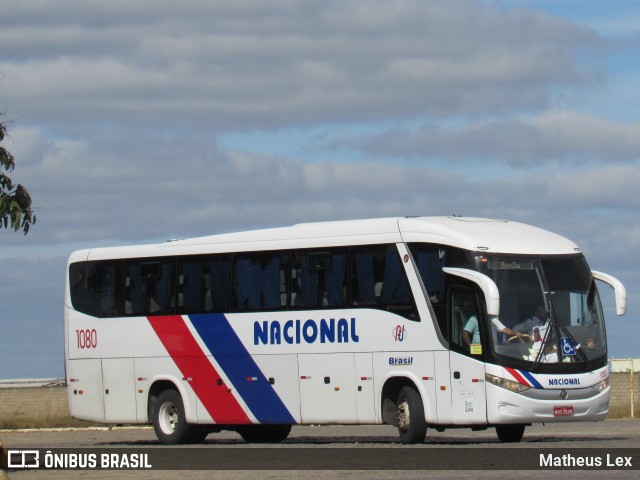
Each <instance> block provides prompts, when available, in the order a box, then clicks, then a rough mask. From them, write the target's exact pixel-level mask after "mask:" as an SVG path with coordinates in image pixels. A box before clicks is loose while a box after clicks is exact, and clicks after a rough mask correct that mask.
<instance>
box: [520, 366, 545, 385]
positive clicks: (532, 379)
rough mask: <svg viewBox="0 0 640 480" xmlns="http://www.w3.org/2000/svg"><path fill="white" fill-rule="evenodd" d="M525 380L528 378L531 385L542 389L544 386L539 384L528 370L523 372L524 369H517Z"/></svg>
mask: <svg viewBox="0 0 640 480" xmlns="http://www.w3.org/2000/svg"><path fill="white" fill-rule="evenodd" d="M518 371H519V372H520V373H521V374H522V375H523V376H524V377H525V378H526V379H527V380H529V381H530V382H531V385H533V386H534V387H535V388H541V389H544V387H543V386H542V385H540V383H539V382H538V381H537V380H536V378H535V377H534V376H533V375H531V374H530V373H529V372H525V371H524V370H518Z"/></svg>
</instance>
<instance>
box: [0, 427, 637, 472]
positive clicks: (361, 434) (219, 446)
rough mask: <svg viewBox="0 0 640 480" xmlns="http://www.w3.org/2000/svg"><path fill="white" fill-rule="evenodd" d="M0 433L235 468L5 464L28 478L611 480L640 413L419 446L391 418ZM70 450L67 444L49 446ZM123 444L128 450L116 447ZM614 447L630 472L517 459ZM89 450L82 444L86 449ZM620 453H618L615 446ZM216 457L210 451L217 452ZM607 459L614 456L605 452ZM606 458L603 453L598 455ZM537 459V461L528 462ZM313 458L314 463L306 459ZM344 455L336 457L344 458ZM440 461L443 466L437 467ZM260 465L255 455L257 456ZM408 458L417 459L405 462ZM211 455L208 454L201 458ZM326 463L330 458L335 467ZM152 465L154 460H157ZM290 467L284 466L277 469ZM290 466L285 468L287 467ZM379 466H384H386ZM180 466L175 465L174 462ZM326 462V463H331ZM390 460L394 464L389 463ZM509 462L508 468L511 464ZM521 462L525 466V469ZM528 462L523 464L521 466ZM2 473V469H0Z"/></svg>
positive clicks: (446, 435)
mask: <svg viewBox="0 0 640 480" xmlns="http://www.w3.org/2000/svg"><path fill="white" fill-rule="evenodd" d="M0 441H1V442H2V445H3V446H4V448H5V449H29V448H32V449H33V448H41V449H52V451H53V452H56V451H58V452H62V451H65V452H69V451H71V452H78V451H80V452H82V451H83V450H79V449H81V448H95V449H98V450H96V451H99V452H104V451H109V450H107V449H118V450H114V451H127V452H129V451H131V452H135V453H142V452H150V455H152V456H153V455H155V458H156V460H157V459H158V455H161V457H162V458H161V460H167V461H170V462H171V464H172V465H174V468H177V467H175V465H176V464H177V465H181V464H192V463H191V462H192V461H195V462H198V460H199V459H201V460H204V459H207V460H211V459H212V458H218V459H220V461H221V463H220V464H224V465H234V466H233V470H217V469H208V470H126V471H125V470H12V471H9V472H7V475H8V478H9V480H14V479H17V480H27V479H31V478H34V479H49V478H52V479H67V478H68V479H74V478H90V479H111V478H118V479H119V478H121V479H143V478H171V479H173V478H178V479H180V480H187V479H201V478H202V479H204V478H207V479H238V480H242V479H252V480H253V479H257V478H259V479H267V480H268V479H281V478H284V479H289V478H291V479H294V478H295V479H297V478H309V477H313V478H321V479H338V478H339V479H341V480H349V479H361V478H362V479H364V478H366V479H385V480H387V479H394V480H395V479H402V478H407V479H417V478H434V479H454V478H455V479H483V478H509V479H518V480H526V479H542V478H544V479H547V478H548V477H549V476H553V477H555V478H558V479H561V480H569V479H578V478H579V479H587V478H599V479H602V477H603V476H606V478H607V480H609V479H618V478H624V479H628V478H640V470H639V469H638V468H639V467H640V465H638V464H640V420H607V421H605V422H597V423H574V424H568V423H566V424H547V425H540V424H537V425H533V426H531V427H528V428H527V431H526V432H525V435H524V438H523V440H522V442H520V443H518V444H502V443H500V442H499V441H498V440H497V438H496V435H495V432H494V430H493V429H489V430H486V431H480V432H472V431H471V430H468V429H460V430H447V431H445V432H442V433H439V432H436V431H435V430H432V429H430V430H429V431H428V433H427V439H426V441H425V443H424V444H421V445H416V446H410V447H405V446H403V445H401V444H400V443H399V441H398V436H397V432H396V430H395V428H393V427H389V426H318V427H314V426H301V427H294V428H293V430H292V432H291V435H290V436H289V438H288V439H287V441H286V442H284V443H282V444H277V445H256V444H252V445H250V444H247V443H245V442H244V441H243V440H242V439H241V438H240V436H239V435H237V434H236V433H234V432H222V433H213V434H211V435H209V436H208V437H207V439H206V441H205V443H204V444H203V445H198V446H189V447H166V446H161V445H159V444H158V443H157V441H156V438H155V435H154V432H153V430H152V429H150V428H135V429H130V428H118V427H115V428H111V429H109V428H99V429H80V430H69V431H65V430H55V431H51V430H49V431H2V432H0ZM56 449H69V450H56ZM121 449H128V450H121ZM523 449H527V450H523ZM615 449H632V450H628V451H626V452H624V453H626V454H631V453H632V454H633V460H632V461H633V463H634V465H633V467H634V469H633V470H628V469H614V470H611V469H609V470H607V471H606V472H605V471H602V470H600V469H597V468H587V469H581V470H578V469H570V470H553V469H550V468H547V467H544V466H542V467H540V468H533V469H527V467H526V465H525V463H524V462H523V460H522V458H529V459H530V458H531V456H532V455H533V456H535V457H536V459H537V458H538V457H539V456H540V453H543V452H547V453H548V452H553V460H554V461H560V460H557V459H559V458H562V456H563V455H564V456H565V457H566V456H567V455H568V456H569V457H573V458H574V460H573V461H575V459H576V458H578V457H584V458H601V459H602V462H603V463H606V462H608V459H606V454H607V453H609V452H613V453H614V454H615V453H616V452H617V451H616V450H615ZM85 451H87V450H85ZM620 452H622V451H620ZM629 452H631V453H629ZM216 456H217V457H216ZM409 456H410V458H419V459H425V462H426V463H425V464H426V465H428V464H430V462H432V464H433V465H436V464H438V463H440V467H439V469H437V470H427V469H426V468H428V467H425V470H406V469H404V468H403V465H406V463H403V462H404V461H405V460H406V459H407V458H409ZM260 458H266V459H272V458H273V459H275V460H276V463H275V464H274V470H253V469H251V470H248V469H247V468H250V467H251V466H255V465H256V461H258V460H259V459H260ZM326 458H332V459H335V462H334V463H333V464H334V465H336V467H335V468H340V467H341V466H342V467H344V465H351V463H349V462H352V461H355V464H356V465H363V464H366V462H371V464H372V465H375V464H380V462H389V464H392V465H393V466H392V467H381V468H375V469H369V470H343V469H339V470H332V469H326V468H325V469H322V470H317V471H316V470H313V469H314V468H315V467H316V465H317V462H321V461H322V459H326ZM612 458H614V457H613V456H612ZM605 459H606V460H605ZM492 460H496V461H498V463H499V464H500V465H502V467H501V468H504V465H505V462H507V465H513V470H491V469H482V470H473V468H476V466H477V465H480V464H485V465H486V464H487V462H489V463H491V461H492ZM536 461H537V460H536ZM314 462H315V463H314ZM342 462H344V463H342ZM442 462H445V463H444V464H445V465H450V467H445V468H451V470H447V469H442ZM258 463H259V462H258ZM413 463H414V465H415V462H413ZM210 464H211V463H210V462H209V465H210ZM333 464H332V465H333ZM156 465H157V463H156ZM282 465H288V467H285V468H295V469H290V470H275V468H278V466H281V467H282ZM291 465H293V466H291ZM385 465H386V464H385ZM180 468H181V467H180ZM329 468H332V467H329ZM389 468H392V469H389ZM509 468H510V467H509ZM523 468H524V469H523ZM529 468H530V467H529ZM0 478H1V475H0Z"/></svg>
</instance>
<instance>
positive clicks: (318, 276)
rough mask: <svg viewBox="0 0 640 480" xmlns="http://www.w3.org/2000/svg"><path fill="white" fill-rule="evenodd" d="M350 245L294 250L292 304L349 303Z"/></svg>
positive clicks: (325, 306) (302, 305)
mask: <svg viewBox="0 0 640 480" xmlns="http://www.w3.org/2000/svg"><path fill="white" fill-rule="evenodd" d="M347 254H348V250H347V249H330V250H321V251H310V250H300V251H296V252H294V253H293V257H292V258H293V261H292V266H291V306H293V307H299V308H327V307H343V306H344V305H345V304H346V290H347V285H346V272H347Z"/></svg>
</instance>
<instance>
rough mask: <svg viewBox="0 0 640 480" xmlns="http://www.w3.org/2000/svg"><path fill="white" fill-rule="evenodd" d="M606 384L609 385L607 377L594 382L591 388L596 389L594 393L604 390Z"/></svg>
mask: <svg viewBox="0 0 640 480" xmlns="http://www.w3.org/2000/svg"><path fill="white" fill-rule="evenodd" d="M608 386H609V377H607V378H605V379H604V380H602V381H601V382H600V383H597V384H595V385H594V386H593V387H591V388H593V389H594V390H595V391H596V393H600V392H601V391H603V390H605V389H606V388H607V387H608Z"/></svg>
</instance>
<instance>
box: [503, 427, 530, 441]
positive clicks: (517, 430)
mask: <svg viewBox="0 0 640 480" xmlns="http://www.w3.org/2000/svg"><path fill="white" fill-rule="evenodd" d="M524 428H525V425H496V434H497V435H498V440H500V441H501V442H502V443H518V442H519V441H520V440H522V436H523V435H524Z"/></svg>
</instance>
